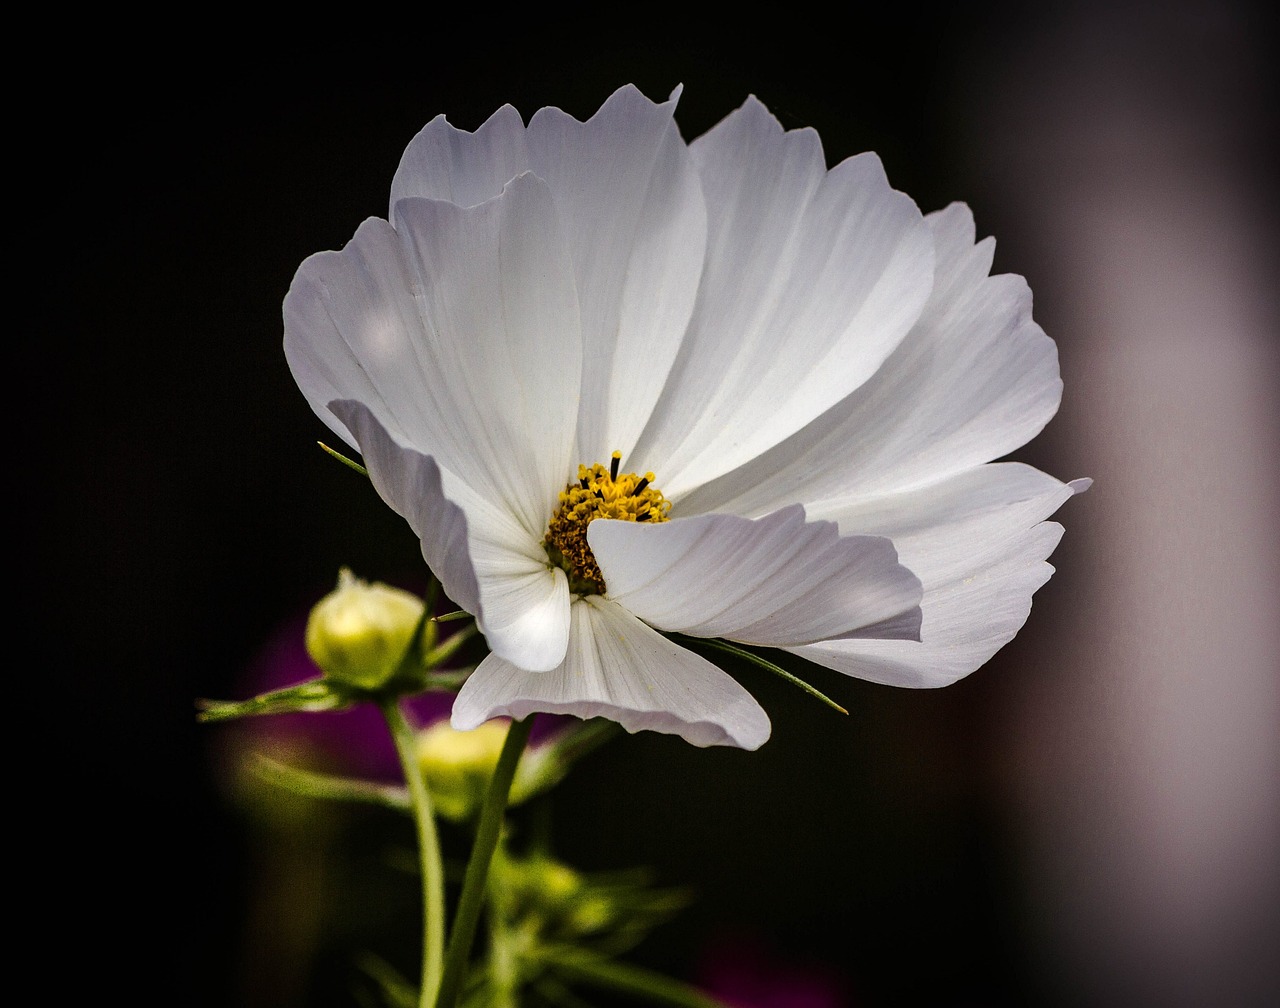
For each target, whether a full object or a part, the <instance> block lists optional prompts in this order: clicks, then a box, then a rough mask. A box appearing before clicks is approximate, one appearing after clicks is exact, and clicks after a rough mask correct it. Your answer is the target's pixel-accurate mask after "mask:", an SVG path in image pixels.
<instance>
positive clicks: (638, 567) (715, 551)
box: [587, 505, 920, 646]
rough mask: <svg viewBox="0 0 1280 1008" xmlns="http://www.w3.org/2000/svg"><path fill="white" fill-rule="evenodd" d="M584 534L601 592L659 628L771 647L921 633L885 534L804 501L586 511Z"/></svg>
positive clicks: (908, 581)
mask: <svg viewBox="0 0 1280 1008" xmlns="http://www.w3.org/2000/svg"><path fill="white" fill-rule="evenodd" d="M587 541H588V542H589V544H590V546H591V550H592V552H593V553H594V554H595V557H596V561H597V562H598V563H599V565H600V570H601V573H603V575H604V579H605V583H606V584H607V585H608V597H609V598H610V599H612V600H614V601H615V602H617V603H619V604H620V605H622V606H624V607H626V609H628V610H629V611H630V612H632V613H634V614H635V615H636V616H638V617H640V618H641V619H643V620H644V621H645V622H647V623H649V624H650V625H652V626H655V627H657V628H658V629H660V630H666V631H673V632H679V633H685V634H690V635H693V636H697V637H726V638H729V639H731V640H736V641H741V642H743V643H746V644H762V645H773V646H781V645H795V644H802V643H807V642H811V641H817V640H824V639H826V638H830V637H855V636H856V637H895V638H910V639H916V638H918V635H919V630H920V582H919V581H918V580H917V579H916V577H915V575H914V574H912V573H911V571H909V570H907V569H906V568H905V567H903V566H902V565H901V564H899V563H898V556H897V553H896V552H895V551H894V548H893V544H892V543H891V542H890V541H889V540H888V539H885V538H882V537H879V536H868V535H850V536H843V537H842V536H841V535H840V534H839V532H838V531H837V529H836V525H835V523H834V522H825V521H817V522H806V521H805V514H804V508H803V507H801V506H800V505H794V506H792V507H789V508H784V509H783V510H781V511H777V512H775V513H774V514H771V515H767V516H766V517H764V518H759V519H754V520H753V519H748V518H740V517H737V516H735V515H698V516H696V517H693V518H683V519H676V520H674V521H669V522H662V523H655V524H645V523H639V522H626V521H609V520H600V521H594V522H592V523H591V524H590V525H589V526H588V528H587Z"/></svg>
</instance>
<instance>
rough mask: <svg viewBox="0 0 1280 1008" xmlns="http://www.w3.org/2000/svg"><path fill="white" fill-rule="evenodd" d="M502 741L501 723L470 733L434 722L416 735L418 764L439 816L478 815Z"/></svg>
mask: <svg viewBox="0 0 1280 1008" xmlns="http://www.w3.org/2000/svg"><path fill="white" fill-rule="evenodd" d="M506 737H507V725H506V722H504V721H486V722H485V723H484V724H482V725H480V726H479V727H478V728H473V729H471V730H470V731H458V730H457V729H456V728H454V727H453V726H452V725H450V724H449V722H448V721H437V722H436V723H435V724H433V725H431V726H430V727H429V728H425V729H423V730H422V731H420V732H419V733H418V761H419V763H420V765H421V766H422V775H423V777H424V778H425V779H426V782H427V790H428V791H429V792H431V800H432V801H433V802H434V803H435V807H436V811H437V812H439V813H440V815H442V816H444V817H445V818H446V819H453V820H455V821H457V820H464V819H468V818H470V817H471V816H472V815H474V814H475V813H476V812H478V811H479V809H480V806H481V804H482V803H483V802H484V798H485V793H486V791H487V790H488V787H489V779H490V778H491V777H492V776H493V771H494V768H495V767H496V766H497V765H498V757H499V756H500V755H501V754H502V744H503V742H504V741H505V740H506ZM515 799H516V796H515V795H514V794H513V795H512V801H514V800H515Z"/></svg>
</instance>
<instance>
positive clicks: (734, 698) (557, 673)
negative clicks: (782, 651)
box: [453, 596, 769, 749]
mask: <svg viewBox="0 0 1280 1008" xmlns="http://www.w3.org/2000/svg"><path fill="white" fill-rule="evenodd" d="M537 712H544V713H550V714H572V715H574V716H576V717H580V718H592V717H607V718H609V719H610V720H613V721H616V722H618V723H619V724H621V725H622V727H623V728H625V729H626V730H627V731H629V732H637V731H656V732H663V733H665V734H669V735H679V736H681V737H682V738H684V739H685V740H687V741H689V742H691V743H693V744H694V745H697V746H711V745H730V746H737V747H739V748H741V749H757V748H759V747H760V746H761V745H762V744H763V743H764V742H765V740H766V739H767V738H768V737H769V718H768V716H767V715H766V714H765V713H764V711H763V710H762V709H761V708H760V705H759V704H758V703H756V701H755V700H754V699H753V698H752V696H751V694H750V693H748V692H747V691H746V690H745V689H743V688H742V687H741V686H740V685H739V684H738V683H737V682H736V681H735V680H734V679H733V678H732V677H731V676H729V675H728V674H727V673H725V672H724V671H722V670H721V669H719V668H717V667H716V666H715V665H713V664H712V663H711V662H709V661H707V660H706V659H704V658H701V657H699V656H698V655H695V654H694V653H693V652H692V651H688V650H686V649H684V648H682V647H680V646H679V645H677V644H674V643H672V642H671V641H669V640H667V638H665V637H663V636H662V635H661V634H659V633H658V632H657V631H656V630H653V629H651V628H650V627H647V626H645V625H644V624H643V623H641V622H640V621H639V620H638V619H636V618H635V617H634V616H632V615H631V614H630V613H628V612H627V611H626V610H625V609H623V608H622V607H621V606H619V605H618V604H617V603H615V602H611V601H609V600H608V599H604V598H600V597H599V596H593V597H591V598H589V599H580V600H578V601H577V602H575V603H574V604H573V619H572V630H571V631H570V640H569V651H568V654H567V655H566V656H565V660H564V663H563V664H561V665H560V666H559V667H557V668H555V669H552V670H551V671H549V672H528V671H525V670H524V669H521V668H519V667H517V666H515V665H513V664H512V663H511V662H509V661H506V660H504V659H502V658H500V657H498V656H497V655H490V656H489V657H487V658H485V660H484V661H482V662H481V663H480V666H479V667H478V668H477V669H476V670H475V672H473V673H472V674H471V676H470V677H469V678H468V679H467V681H466V682H465V683H464V684H463V686H462V689H461V691H460V692H459V693H458V697H457V699H456V700H455V701H454V705H453V726H454V727H455V728H458V729H461V730H464V731H465V730H468V729H471V728H475V727H477V726H478V725H480V724H482V723H483V722H485V721H487V720H489V719H490V718H494V717H500V716H505V717H512V718H516V719H523V718H526V717H528V716H529V715H530V714H533V713H537Z"/></svg>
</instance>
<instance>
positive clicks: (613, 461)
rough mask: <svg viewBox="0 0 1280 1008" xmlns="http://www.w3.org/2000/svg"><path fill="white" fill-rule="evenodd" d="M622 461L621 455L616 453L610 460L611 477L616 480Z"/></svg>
mask: <svg viewBox="0 0 1280 1008" xmlns="http://www.w3.org/2000/svg"><path fill="white" fill-rule="evenodd" d="M621 461H622V456H621V455H615V456H614V457H613V458H612V459H610V460H609V479H611V480H613V481H615V482H616V481H617V479H618V464H619V463H620V462H621Z"/></svg>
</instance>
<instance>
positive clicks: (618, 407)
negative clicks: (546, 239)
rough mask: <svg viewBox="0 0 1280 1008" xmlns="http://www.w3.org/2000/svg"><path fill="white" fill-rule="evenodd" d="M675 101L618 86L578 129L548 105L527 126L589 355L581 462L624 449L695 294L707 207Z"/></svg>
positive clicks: (662, 375) (658, 386) (653, 396)
mask: <svg viewBox="0 0 1280 1008" xmlns="http://www.w3.org/2000/svg"><path fill="white" fill-rule="evenodd" d="M675 104H676V102H675V97H674V96H673V97H672V99H671V100H670V101H667V102H664V103H662V104H655V103H654V102H651V101H650V100H649V99H648V98H646V97H645V96H644V95H643V94H641V93H640V92H639V91H638V90H636V89H635V88H634V87H632V86H630V85H627V86H626V87H623V88H621V89H619V90H618V91H617V92H615V93H614V94H613V95H612V96H611V97H610V98H609V100H608V101H606V102H605V103H604V105H603V106H602V107H601V109H600V111H599V112H597V113H596V114H595V115H594V116H592V118H591V119H590V120H589V121H588V122H586V123H582V122H579V121H578V120H577V119H574V118H573V117H572V116H569V115H566V114H565V113H564V112H561V111H560V110H559V109H553V108H544V109H541V110H540V111H538V112H537V113H536V114H535V115H534V116H533V118H532V119H531V120H530V122H529V131H528V146H529V162H530V166H531V168H532V170H533V171H534V172H535V173H536V174H537V175H538V176H539V177H540V178H542V179H545V180H546V182H547V185H548V186H549V187H550V189H551V193H552V196H553V198H554V199H555V203H556V210H557V213H558V215H559V220H560V224H561V227H562V229H563V233H564V235H565V239H566V241H567V243H568V247H569V249H570V254H571V256H572V258H573V264H574V270H575V275H576V277H577V286H578V292H579V304H580V307H581V312H582V334H583V340H584V343H585V345H586V346H588V347H589V348H590V352H589V353H588V354H587V355H586V357H585V358H584V360H583V374H582V400H581V405H580V407H579V426H578V432H579V433H578V459H579V460H581V461H584V462H587V463H590V462H593V461H603V460H607V459H608V457H609V455H610V453H611V452H612V451H614V450H615V449H617V450H620V451H621V452H622V453H623V455H624V457H626V456H627V455H628V454H629V453H630V450H631V447H632V446H633V445H634V444H635V441H636V438H637V437H639V435H640V431H641V429H642V428H643V426H644V424H645V422H646V421H647V420H648V418H649V415H650V413H651V412H652V411H653V406H654V403H655V402H656V401H657V398H658V394H659V393H660V392H661V390H662V385H663V382H664V381H665V380H666V376H667V372H668V370H669V369H670V367H671V363H672V361H673V360H674V359H675V356H676V351H677V350H678V349H679V346H680V340H681V337H682V336H683V334H684V331H685V328H686V327H687V325H688V322H689V315H690V313H691V312H692V310H693V301H694V297H695V295H696V294H697V289H698V279H699V276H700V275H701V272H702V258H703V254H704V252H705V248H706V241H707V233H706V232H707V221H706V209H705V206H704V203H703V199H702V189H701V187H700V185H699V183H698V176H697V173H696V172H695V170H694V167H693V160H692V157H691V156H690V154H689V149H688V147H687V146H686V145H685V143H684V141H683V140H682V139H681V137H680V133H679V130H678V129H677V128H676V124H675V122H674V120H673V119H672V115H673V113H674V111H675Z"/></svg>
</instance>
